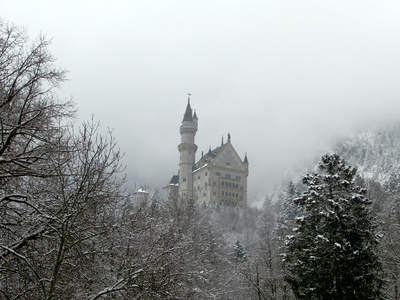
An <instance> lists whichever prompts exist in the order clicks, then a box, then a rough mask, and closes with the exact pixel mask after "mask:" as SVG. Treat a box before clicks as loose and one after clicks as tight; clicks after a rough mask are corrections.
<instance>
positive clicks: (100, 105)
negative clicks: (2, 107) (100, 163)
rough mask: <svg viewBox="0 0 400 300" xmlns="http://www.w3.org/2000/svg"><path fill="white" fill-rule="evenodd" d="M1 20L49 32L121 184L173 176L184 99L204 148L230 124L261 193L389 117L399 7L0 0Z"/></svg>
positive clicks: (399, 74)
mask: <svg viewBox="0 0 400 300" xmlns="http://www.w3.org/2000/svg"><path fill="white" fill-rule="evenodd" d="M0 11H1V17H2V18H4V21H7V22H12V23H14V24H16V25H19V26H24V27H26V29H27V31H28V33H29V35H30V36H31V37H37V36H38V35H39V34H40V33H43V34H45V35H46V36H47V37H49V38H52V40H53V43H52V45H51V48H50V49H51V51H52V53H53V54H54V56H55V57H56V58H57V62H56V63H57V65H59V66H61V67H64V68H66V69H67V70H69V74H68V79H69V80H68V81H67V82H66V83H65V84H64V85H63V87H62V89H60V90H59V91H58V95H59V96H60V97H61V98H65V99H69V98H71V97H73V99H74V101H75V102H76V104H77V107H78V109H79V110H78V118H77V120H76V121H77V122H81V121H83V120H87V119H90V118H91V116H92V115H94V117H95V119H96V120H99V121H100V122H101V124H102V125H103V126H104V127H106V126H108V127H110V128H113V133H114V135H115V137H116V138H117V140H118V142H119V146H120V148H121V151H122V152H125V157H124V163H125V164H126V165H127V169H126V173H127V178H128V181H129V185H130V186H132V187H133V186H134V185H135V184H136V185H142V184H146V185H148V186H150V187H151V188H162V187H163V186H165V185H166V184H167V183H168V182H169V180H170V178H171V176H172V175H173V174H175V173H176V172H177V170H178V158H179V155H178V149H177V145H178V143H179V142H180V135H179V126H180V123H181V121H182V118H183V113H184V110H185V107H186V103H187V93H189V92H190V93H191V94H192V96H191V105H192V107H193V108H195V109H196V112H197V115H198V117H199V131H198V132H197V135H196V143H197V145H198V146H199V150H198V152H197V158H200V154H201V151H204V152H206V151H207V150H208V148H209V147H210V146H211V147H216V146H219V145H220V143H221V137H222V136H224V137H225V140H226V136H227V134H228V132H229V133H230V134H231V136H232V144H233V145H234V147H235V148H236V150H237V152H238V154H239V155H240V156H241V157H242V158H243V157H244V155H245V153H247V155H248V159H249V163H250V175H249V193H248V198H249V200H250V202H251V201H253V203H256V202H257V201H260V199H263V198H264V197H265V195H266V194H267V193H269V192H271V191H272V190H273V188H274V186H276V185H277V184H279V183H280V182H281V180H282V179H283V178H284V176H286V175H288V174H291V170H296V169H297V168H299V167H301V166H303V165H304V164H305V163H306V162H308V161H310V160H312V159H315V158H316V157H317V156H319V155H320V154H323V153H324V151H326V150H327V149H328V148H329V145H330V144H331V143H332V142H333V141H334V140H335V139H336V138H337V137H339V136H341V135H343V134H348V133H351V132H353V131H354V130H360V129H361V128H364V127H366V126H369V127H374V126H380V125H382V124H384V123H386V122H395V121H396V120H397V119H399V117H400V104H399V95H400V93H399V90H400V85H399V79H400V35H399V32H400V18H399V17H398V16H399V14H400V2H398V1H334V2H332V1H329V2H327V1H287V0H283V1H242V0H240V1H239V0H237V1H222V0H221V1H215V0H214V1H209V0H203V1H179V0H177V1H151V0H149V1H27V0H26V1H15V0H14V1H10V0H3V1H1V3H0Z"/></svg>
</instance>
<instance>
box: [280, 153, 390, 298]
mask: <svg viewBox="0 0 400 300" xmlns="http://www.w3.org/2000/svg"><path fill="white" fill-rule="evenodd" d="M318 167H319V170H320V172H319V173H318V174H316V173H314V174H307V175H305V176H304V178H303V183H304V184H305V185H306V186H307V187H308V191H306V192H304V193H303V195H302V196H301V197H299V198H297V199H296V200H295V202H296V203H297V204H298V205H300V206H301V207H303V209H304V212H303V215H302V216H300V217H298V218H297V227H296V228H295V230H294V231H295V232H294V234H293V235H291V236H288V239H287V246H288V252H287V256H286V263H287V266H288V269H289V271H290V273H289V275H288V276H287V281H288V282H289V284H290V285H291V287H292V289H293V292H294V294H295V296H296V297H297V298H298V299H377V298H379V296H380V289H381V286H382V280H381V279H380V277H379V276H380V272H379V271H380V269H381V263H380V259H379V257H378V255H377V254H376V252H375V249H376V246H377V241H378V240H377V234H376V226H375V223H374V220H373V219H372V217H371V214H370V207H371V201H370V200H368V199H367V198H366V197H365V196H364V195H365V192H366V191H365V189H362V188H360V187H358V186H356V185H355V184H354V179H355V175H356V171H357V170H356V168H352V167H351V166H349V165H347V164H346V163H345V161H344V160H343V159H342V158H341V157H339V156H338V155H336V154H333V155H325V156H323V157H322V159H321V161H320V163H319V165H318Z"/></svg>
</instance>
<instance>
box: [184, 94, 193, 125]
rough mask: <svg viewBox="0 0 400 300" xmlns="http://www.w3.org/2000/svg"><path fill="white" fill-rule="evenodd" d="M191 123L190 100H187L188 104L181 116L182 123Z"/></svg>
mask: <svg viewBox="0 0 400 300" xmlns="http://www.w3.org/2000/svg"><path fill="white" fill-rule="evenodd" d="M186 121H189V122H192V121H193V117H192V108H191V107H190V99H188V104H187V106H186V111H185V114H184V115H183V121H182V122H186Z"/></svg>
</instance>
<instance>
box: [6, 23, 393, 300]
mask: <svg viewBox="0 0 400 300" xmlns="http://www.w3.org/2000/svg"><path fill="white" fill-rule="evenodd" d="M48 46H49V41H48V40H47V39H46V38H45V37H43V36H41V37H39V38H37V39H35V40H30V39H29V38H28V36H27V34H26V32H25V31H24V30H22V29H20V28H18V27H16V26H13V25H9V24H6V23H4V22H0V135H1V140H0V299H236V300H240V299H243V300H244V299H258V300H265V299H286V300H287V299H296V298H299V299H302V298H303V299H321V298H324V299H357V298H358V299H375V298H378V297H381V298H385V299H399V297H400V295H399V274H400V263H399V262H400V259H399V258H400V256H399V255H400V252H399V249H400V240H399V238H398V237H399V228H400V226H399V225H400V214H399V204H398V198H399V193H398V180H397V177H396V175H395V174H396V172H395V171H394V170H390V169H389V168H386V169H385V172H383V173H382V174H386V175H385V176H383V177H382V178H385V179H387V178H389V180H387V181H384V184H381V183H380V182H378V179H379V176H375V177H374V176H373V177H369V178H368V177H366V178H362V177H360V176H358V175H357V174H356V169H355V168H353V167H350V166H348V165H346V164H345V163H344V161H343V160H342V159H341V158H340V157H339V156H338V155H327V156H324V157H323V158H322V161H321V163H320V169H321V170H320V171H321V172H320V173H315V174H313V173H311V174H308V175H305V177H304V180H303V183H304V184H305V185H302V184H301V183H300V182H290V183H289V184H288V185H287V187H286V188H285V189H283V190H282V191H280V192H277V193H276V194H275V195H271V196H270V197H266V199H265V202H264V204H263V206H262V207H260V208H248V209H238V208H235V207H207V206H200V207H199V206H196V205H194V204H193V203H192V202H191V201H183V200H182V199H176V198H171V199H163V197H162V196H160V195H159V194H157V193H156V194H155V195H154V196H153V197H152V198H151V199H150V200H149V201H148V203H142V204H141V205H137V204H134V203H132V202H131V197H130V195H129V194H127V193H126V192H125V191H124V189H123V184H124V178H123V176H122V174H121V172H122V170H123V166H121V157H122V155H121V153H120V151H119V149H118V146H117V143H116V141H115V140H114V138H113V136H112V134H111V132H108V133H106V134H101V133H100V129H99V125H98V123H96V122H95V121H93V120H91V121H88V122H84V123H83V124H82V125H80V126H77V125H72V124H71V122H73V121H74V114H75V107H74V105H73V104H72V103H71V102H69V101H63V100H60V99H58V98H57V96H56V89H57V88H59V87H60V86H61V84H62V82H63V81H64V80H65V78H66V72H65V71H64V70H63V69H59V68H57V67H56V66H55V59H54V58H53V56H52V55H51V54H50V53H49V50H48ZM388 140H391V139H388ZM349 144H351V145H353V146H354V147H353V148H351V147H348V145H349ZM342 145H343V147H342V148H340V149H341V151H340V153H341V154H343V156H345V157H346V159H349V161H351V157H359V156H362V157H363V161H365V162H368V164H364V163H363V162H361V163H359V165H360V169H361V170H365V169H366V166H374V165H376V162H374V161H377V160H378V159H381V158H379V157H380V156H379V155H378V154H377V153H379V151H378V150H377V151H376V153H375V152H374V151H375V150H374V151H370V150H365V151H364V150H359V149H361V147H359V146H357V144H356V142H353V143H350V141H348V142H347V146H346V143H343V144H342ZM363 145H364V144H363ZM375 147H378V146H375ZM388 147H389V146H388ZM346 149H347V150H346ZM348 149H352V150H351V151H350V150H348ZM393 151H394V150H393ZM360 153H361V154H360ZM363 153H364V154H363ZM368 153H369V154H368ZM388 153H391V152H390V151H389V152H388ZM346 154H347V155H346ZM367 154H368V155H367ZM367 157H368V159H367ZM389 157H391V155H386V160H385V163H386V164H385V166H389V165H394V164H393V163H389V162H390V159H389ZM393 159H395V158H393ZM353 161H354V162H356V161H357V160H352V162H353ZM357 164H358V163H357ZM396 170H397V169H396ZM390 173H392V176H391V175H390ZM361 175H362V174H361ZM365 188H367V189H365ZM302 191H303V192H302ZM380 232H381V233H382V234H381V235H380V234H379V233H380ZM381 264H382V269H383V273H379V272H376V271H379V270H380V265H381ZM382 280H384V281H385V283H386V284H385V285H383V286H382V287H381V283H382Z"/></svg>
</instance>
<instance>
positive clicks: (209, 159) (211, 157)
mask: <svg viewBox="0 0 400 300" xmlns="http://www.w3.org/2000/svg"><path fill="white" fill-rule="evenodd" d="M228 149H230V150H228ZM226 150H228V151H231V153H232V157H235V159H236V161H237V162H238V164H239V165H240V164H241V165H242V167H243V170H245V169H246V168H247V167H246V159H247V154H246V157H245V161H242V159H241V158H240V157H239V155H238V154H237V152H236V150H235V148H234V147H233V146H232V144H231V143H225V144H223V145H222V146H219V147H217V148H215V149H211V147H210V148H209V150H208V153H207V155H204V156H203V157H201V158H200V160H198V161H197V163H196V164H195V166H194V170H197V169H201V168H203V167H205V166H207V165H215V164H218V161H219V158H220V157H221V155H224V153H226V152H225V151H226ZM247 163H248V162H247Z"/></svg>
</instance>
